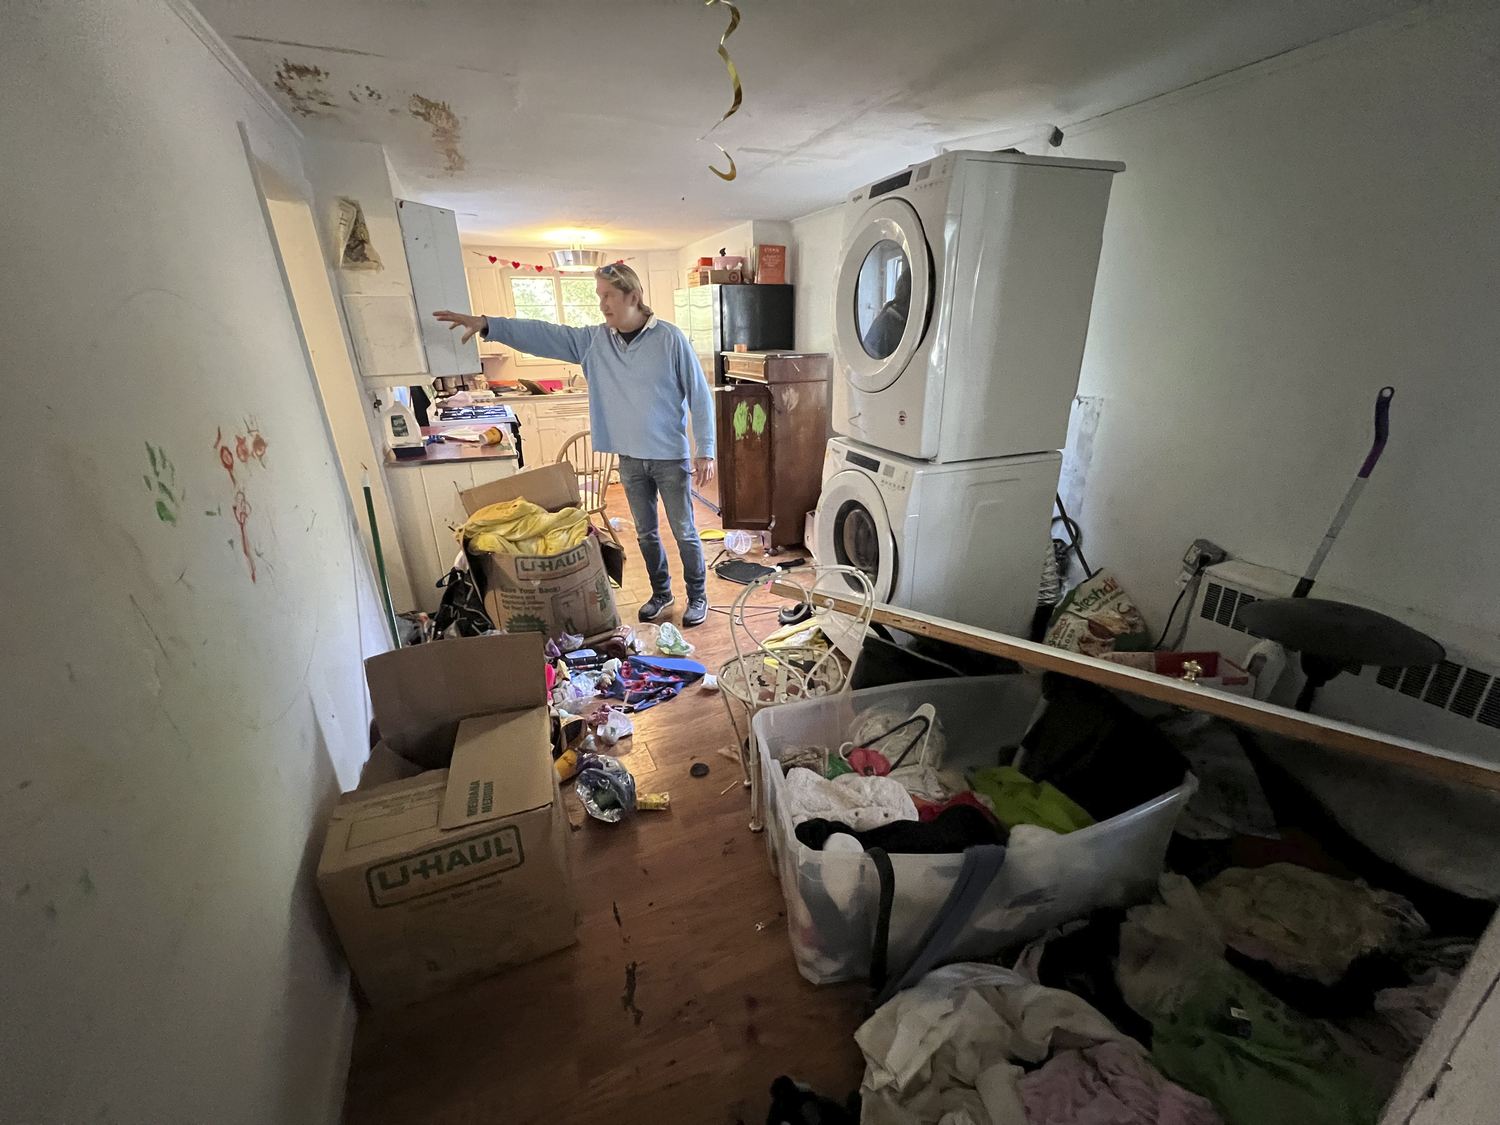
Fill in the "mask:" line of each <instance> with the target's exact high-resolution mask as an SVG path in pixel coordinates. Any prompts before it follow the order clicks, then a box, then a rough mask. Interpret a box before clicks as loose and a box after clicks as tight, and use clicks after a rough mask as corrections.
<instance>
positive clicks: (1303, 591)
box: [1292, 387, 1396, 598]
mask: <svg viewBox="0 0 1500 1125" xmlns="http://www.w3.org/2000/svg"><path fill="white" fill-rule="evenodd" d="M1395 397H1396V388H1395V387H1381V388H1380V393H1379V394H1377V395H1376V396H1375V442H1374V444H1373V445H1371V446H1370V452H1369V454H1368V455H1367V456H1366V457H1365V463H1364V464H1363V465H1361V466H1360V467H1359V472H1358V473H1357V474H1356V475H1355V477H1354V483H1353V484H1351V485H1350V486H1349V491H1348V492H1347V493H1345V494H1344V502H1343V503H1342V504H1340V505H1339V510H1338V512H1337V513H1336V514H1335V515H1334V517H1333V522H1332V523H1331V524H1329V525H1328V531H1327V532H1326V533H1325V534H1324V536H1323V542H1321V543H1319V544H1318V551H1317V553H1316V554H1315V555H1313V559H1312V562H1311V563H1309V564H1308V567H1307V573H1306V574H1304V575H1303V576H1302V577H1301V579H1299V580H1298V582H1297V589H1296V590H1294V591H1293V592H1292V597H1294V598H1305V597H1307V595H1308V592H1309V591H1310V590H1312V588H1313V583H1314V582H1315V581H1317V578H1318V571H1320V570H1322V569H1323V560H1324V559H1326V558H1327V557H1328V552H1329V551H1330V550H1331V549H1332V548H1333V541H1334V540H1335V539H1337V538H1338V537H1339V532H1340V531H1342V530H1344V521H1345V520H1347V519H1348V518H1349V513H1350V512H1352V511H1353V510H1354V502H1355V501H1356V500H1358V499H1359V494H1360V493H1361V492H1363V491H1364V490H1365V483H1366V482H1367V481H1368V480H1369V479H1370V474H1371V473H1373V472H1374V471H1375V462H1377V461H1379V460H1380V454H1381V452H1382V451H1383V450H1384V449H1385V443H1386V439H1387V438H1389V437H1390V436H1391V399H1393V398H1395Z"/></svg>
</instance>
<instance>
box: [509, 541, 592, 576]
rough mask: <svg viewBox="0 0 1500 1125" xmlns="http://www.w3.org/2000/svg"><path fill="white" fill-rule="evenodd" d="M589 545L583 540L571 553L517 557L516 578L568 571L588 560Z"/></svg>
mask: <svg viewBox="0 0 1500 1125" xmlns="http://www.w3.org/2000/svg"><path fill="white" fill-rule="evenodd" d="M588 554H589V543H588V540H587V539H585V540H584V541H583V542H582V543H580V544H578V546H576V547H574V548H573V549H572V550H571V551H564V552H563V553H562V554H560V555H517V556H516V557H515V567H516V575H517V577H519V576H521V575H523V574H526V575H534V576H543V575H548V574H556V573H557V572H558V571H560V570H568V569H569V568H571V567H575V566H577V565H578V564H579V563H581V562H583V561H584V560H585V559H586V558H588Z"/></svg>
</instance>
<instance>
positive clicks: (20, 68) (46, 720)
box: [0, 0, 384, 1125]
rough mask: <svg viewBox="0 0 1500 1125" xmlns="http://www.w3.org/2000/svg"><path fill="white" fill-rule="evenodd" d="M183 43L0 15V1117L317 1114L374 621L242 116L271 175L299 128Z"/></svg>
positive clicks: (347, 1024) (151, 25)
mask: <svg viewBox="0 0 1500 1125" xmlns="http://www.w3.org/2000/svg"><path fill="white" fill-rule="evenodd" d="M190 14H191V13H185V16H186V15H190ZM208 42H214V40H213V38H212V34H211V33H210V32H208V31H207V30H206V29H203V28H198V29H197V33H196V34H195V29H194V27H193V26H192V25H191V24H190V23H188V22H187V21H186V19H185V18H184V17H180V16H179V15H178V14H176V13H174V9H173V7H172V6H171V5H170V4H168V3H166V2H164V0H138V2H134V3H130V4H120V3H115V2H111V0H74V2H73V3H69V4H46V5H42V4H31V5H19V6H18V5H11V6H8V7H7V8H5V9H4V10H3V12H0V105H3V106H4V107H5V109H4V110H0V152H4V153H6V154H7V158H6V159H4V160H0V198H3V199H5V201H6V219H5V228H4V236H3V237H4V252H3V257H4V261H5V268H4V270H3V271H0V339H3V340H4V341H5V344H4V351H3V359H0V365H3V366H0V371H3V373H4V391H5V393H6V394H7V396H8V399H9V401H10V403H11V404H12V406H13V407H14V408H15V409H14V410H13V412H12V434H11V440H8V441H6V442H4V443H0V475H3V479H4V480H5V481H6V483H7V487H6V489H5V491H4V495H3V499H0V520H3V526H4V527H5V534H4V535H3V536H0V604H4V605H5V606H7V607H8V608H9V609H10V613H9V614H8V621H7V624H8V633H7V637H6V642H7V643H6V646H5V652H6V656H5V658H4V662H5V667H4V672H3V675H0V713H3V715H4V716H5V729H4V734H3V736H0V823H3V824H4V825H5V834H6V840H5V858H6V863H5V868H4V873H3V875H0V965H3V969H0V974H3V979H0V994H3V995H4V997H5V1018H4V1020H3V1022H0V1120H4V1121H7V1122H28V1121H30V1122H63V1121H68V1122H72V1121H101V1120H109V1121H114V1122H119V1123H137V1122H139V1123H143V1125H144V1123H158V1122H167V1121H181V1122H189V1121H191V1122H209V1121H212V1122H215V1123H231V1125H232V1123H239V1122H243V1123H246V1125H250V1123H256V1125H259V1123H263V1122H269V1121H275V1122H332V1121H336V1120H337V1119H338V1116H339V1107H340V1102H341V1097H342V1086H343V1080H344V1071H345V1067H346V1060H347V1052H348V1044H349V1040H350V1033H351V1029H352V1022H353V1016H354V1013H353V1008H352V1005H351V1003H350V997H349V991H348V983H347V973H346V970H345V968H344V965H343V962H342V958H341V957H340V955H339V953H338V952H337V947H336V945H335V944H334V942H333V941H332V939H331V937H330V936H329V934H328V932H327V929H326V926H325V923H324V920H323V914H322V910H321V906H320V904H319V903H318V900H317V894H316V890H315V888H314V886H313V881H312V870H313V866H314V864H315V862H316V855H317V851H318V847H319V845H320V843H321V836H322V822H323V815H324V809H325V808H326V807H327V805H328V803H329V802H330V801H331V800H332V799H333V798H334V796H335V795H336V794H337V792H338V790H339V788H340V786H341V785H344V786H347V785H350V784H352V782H353V781H354V779H355V776H356V774H357V771H358V768H359V764H360V761H361V760H362V758H363V756H364V749H365V744H366V738H365V729H366V723H367V706H366V699H365V693H364V688H363V677H362V671H361V667H360V660H361V656H362V654H363V653H365V652H372V651H375V650H378V649H379V648H382V647H384V641H383V631H382V629H383V627H382V623H381V618H380V615H379V611H378V608H377V606H378V603H377V602H376V601H375V598H374V594H373V587H372V584H371V579H370V575H369V573H368V567H367V565H366V564H365V563H364V561H363V554H362V552H361V550H360V545H359V538H358V533H357V529H356V525H355V522H354V518H353V514H352V511H351V507H350V503H349V500H348V497H347V495H346V493H345V489H344V484H343V481H342V479H341V476H340V473H339V469H338V465H337V461H336V458H335V454H334V451H333V449H332V448H331V445H330V442H329V440H328V436H327V430H326V427H325V425H324V422H323V420H322V418H321V416H320V413H319V406H318V400H317V397H316V395H315V393H314V388H313V384H312V380H311V376H310V373H309V371H308V368H307V363H306V359H305V356H304V353H303V351H302V347H301V344H300V342H299V339H298V336H297V332H296V328H295V324H294V322H293V319H292V314H291V311H290V308H289V305H288V300H287V295H286V292H285V290H284V287H283V285H282V282H281V279H280V276H279V274H278V272H277V269H276V265H275V260H274V258H273V255H272V250H271V244H270V240H269V237H268V234H267V230H266V226H265V223H264V221H263V217H262V213H261V209H260V204H259V201H258V199H257V195H256V190H255V187H254V184H253V182H252V178H251V171H250V167H249V163H248V161H247V157H246V153H245V151H244V148H243V145H242V142H241V138H240V135H239V132H238V129H237V127H236V122H237V121H244V122H245V123H246V124H247V126H248V128H249V131H250V134H251V138H252V142H253V143H254V144H255V146H256V149H257V151H258V152H260V153H261V154H262V155H263V157H264V159H266V160H267V162H269V163H271V164H272V165H274V166H275V167H276V168H277V170H278V172H280V173H281V174H283V175H284V176H286V177H287V178H288V179H290V180H293V181H297V180H299V179H300V176H301V172H300V169H299V167H298V153H297V138H296V135H295V133H294V131H292V130H291V128H290V126H289V125H288V123H286V122H285V120H284V119H283V118H281V117H280V116H279V113H276V112H274V111H273V110H270V109H268V108H267V106H268V104H269V103H267V102H263V101H261V100H258V99H257V98H255V97H253V96H252V95H251V94H250V93H249V92H248V91H247V89H246V87H245V86H243V85H241V84H240V83H239V82H238V81H237V80H236V79H235V78H234V77H233V76H232V75H231V74H230V72H229V71H227V70H226V69H225V68H224V66H222V65H221V64H220V62H218V61H216V59H215V57H214V55H213V53H211V50H210V49H209V47H208V46H207V43H208ZM217 46H218V49H219V50H223V47H222V44H218V45H217ZM247 426H255V427H257V428H258V431H259V433H260V434H261V435H263V437H264V438H265V439H266V441H267V442H268V446H267V448H266V450H265V455H264V465H262V464H261V463H260V461H259V460H255V459H252V460H250V461H247V462H240V461H238V460H236V461H235V462H234V466H235V471H236V483H235V484H233V485H232V484H231V483H230V480H229V476H228V473H227V472H226V471H225V469H224V468H223V466H222V465H221V464H220V462H219V460H218V455H217V453H216V450H215V448H214V439H215V437H216V435H217V434H218V433H219V432H220V431H222V433H223V435H225V436H226V437H228V438H229V440H231V441H233V437H234V435H235V434H236V433H237V432H238V433H243V432H244V431H245V428H246V427H247ZM147 443H149V444H150V445H151V447H152V450H153V451H157V450H160V451H163V452H164V453H165V455H166V457H167V458H168V459H169V460H170V462H171V464H172V468H171V469H167V468H165V467H164V466H163V465H162V463H161V462H160V460H158V470H159V472H160V475H161V476H162V478H163V479H162V483H163V484H164V485H166V486H167V488H168V491H170V493H171V498H170V500H169V499H168V497H167V496H166V494H165V493H164V492H160V491H153V489H154V488H155V484H154V480H155V474H153V469H152V465H151V463H150V459H149V457H148V454H147V449H146V446H147ZM240 491H243V494H244V499H243V500H242V501H241V504H240V511H241V513H242V514H243V515H244V529H245V543H246V544H248V546H249V549H250V558H248V559H247V557H246V555H245V553H244V551H243V549H242V542H241V536H240V527H239V523H238V521H237V519H236V516H235V515H234V508H235V500H236V494H237V492H240ZM158 500H161V501H162V503H163V505H164V506H165V511H166V512H167V514H168V515H169V516H170V517H171V520H175V522H171V520H167V519H163V518H160V516H159V514H158V510H157V507H156V504H157V501H158ZM246 505H248V510H247V509H246ZM208 513H211V514H208ZM251 560H253V562H254V565H255V579H254V580H253V581H252V579H251V573H250V563H251Z"/></svg>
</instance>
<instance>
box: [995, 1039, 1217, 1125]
mask: <svg viewBox="0 0 1500 1125" xmlns="http://www.w3.org/2000/svg"><path fill="white" fill-rule="evenodd" d="M1016 1087H1017V1089H1018V1090H1019V1091H1020V1094H1021V1104H1022V1105H1023V1106H1025V1107H1026V1122H1027V1125H1223V1122H1222V1121H1221V1120H1220V1118H1219V1115H1218V1113H1216V1112H1215V1111H1214V1107H1213V1103H1212V1102H1210V1101H1209V1100H1208V1099H1207V1098H1200V1097H1199V1096H1198V1095H1197V1094H1190V1093H1188V1091H1186V1090H1184V1089H1183V1088H1182V1087H1181V1086H1178V1085H1175V1084H1173V1083H1171V1082H1168V1081H1167V1080H1166V1079H1165V1078H1163V1077H1162V1075H1161V1073H1160V1072H1159V1071H1157V1070H1156V1068H1155V1067H1153V1066H1152V1065H1151V1064H1150V1063H1148V1062H1147V1061H1146V1060H1145V1059H1144V1058H1142V1057H1141V1055H1140V1053H1139V1052H1138V1051H1133V1050H1131V1049H1129V1048H1127V1047H1123V1046H1121V1045H1120V1044H1119V1043H1112V1042H1111V1043H1100V1044H1099V1045H1098V1046H1097V1047H1089V1048H1087V1049H1085V1050H1082V1051H1059V1052H1058V1053H1057V1054H1055V1055H1053V1056H1052V1060H1051V1061H1050V1062H1049V1063H1047V1065H1046V1066H1044V1067H1042V1068H1041V1069H1040V1070H1037V1071H1033V1072H1032V1073H1031V1074H1028V1075H1027V1076H1026V1077H1025V1078H1022V1079H1021V1080H1020V1081H1019V1082H1018V1083H1016Z"/></svg>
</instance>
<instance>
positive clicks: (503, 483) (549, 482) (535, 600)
mask: <svg viewBox="0 0 1500 1125" xmlns="http://www.w3.org/2000/svg"><path fill="white" fill-rule="evenodd" d="M517 496H524V497H525V498H526V499H527V500H530V501H531V502H532V503H533V504H536V505H538V506H540V507H543V508H546V509H547V511H549V512H555V511H557V510H558V509H560V508H576V507H577V506H578V503H579V497H578V477H577V475H576V474H575V473H574V472H573V466H572V465H569V464H568V463H567V462H566V461H564V462H563V463H562V464H558V465H547V466H545V467H543V468H540V469H531V470H528V471H527V472H524V473H517V474H516V475H515V476H510V477H504V478H502V479H500V480H497V481H491V482H490V483H489V484H482V485H480V486H479V487H478V488H471V489H469V491H467V492H465V493H462V494H461V495H460V496H459V499H460V500H461V501H462V502H463V506H464V511H466V512H468V513H469V515H471V516H472V515H473V514H474V513H475V512H477V511H479V509H480V508H484V507H487V506H489V505H490V504H499V503H502V502H503V501H506V500H513V499H515V498H516V497H517ZM469 559H470V562H471V564H472V565H473V567H474V569H475V571H476V573H477V574H478V576H479V583H480V589H481V590H482V591H483V592H484V608H485V611H486V612H488V613H489V615H490V620H491V621H493V622H494V623H495V628H497V629H502V630H504V631H505V632H508V633H522V632H531V631H534V632H538V633H545V634H546V635H547V636H549V637H556V636H558V635H559V634H561V633H574V634H578V635H580V636H584V637H597V636H601V635H604V634H608V633H612V632H614V631H615V630H616V629H618V628H619V627H620V612H619V610H618V609H616V608H615V593H614V589H613V588H612V587H611V586H610V584H609V574H608V573H607V572H606V571H605V569H604V558H603V556H602V555H601V554H600V553H599V541H598V539H596V538H595V537H594V536H592V535H590V536H589V537H588V538H586V539H585V540H584V541H583V542H582V543H580V544H578V546H576V547H570V548H568V550H566V551H561V552H559V553H558V554H555V555H505V554H489V553H473V552H471V553H470V556H469Z"/></svg>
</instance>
